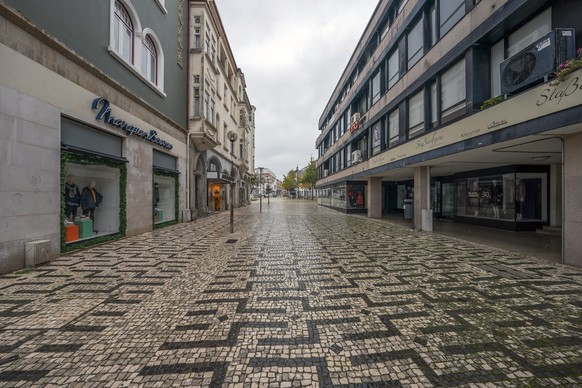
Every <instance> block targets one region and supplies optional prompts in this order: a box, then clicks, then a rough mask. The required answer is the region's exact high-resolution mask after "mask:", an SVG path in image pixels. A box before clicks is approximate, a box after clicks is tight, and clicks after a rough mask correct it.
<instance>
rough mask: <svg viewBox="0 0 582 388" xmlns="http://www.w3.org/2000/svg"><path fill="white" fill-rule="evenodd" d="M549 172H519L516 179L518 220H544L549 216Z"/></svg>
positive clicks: (516, 212)
mask: <svg viewBox="0 0 582 388" xmlns="http://www.w3.org/2000/svg"><path fill="white" fill-rule="evenodd" d="M546 187H547V174H544V173H518V174H516V179H515V217H516V220H517V221H518V222H519V221H522V222H525V221H543V220H546V219H547V218H548V206H547V203H548V201H547V190H546Z"/></svg>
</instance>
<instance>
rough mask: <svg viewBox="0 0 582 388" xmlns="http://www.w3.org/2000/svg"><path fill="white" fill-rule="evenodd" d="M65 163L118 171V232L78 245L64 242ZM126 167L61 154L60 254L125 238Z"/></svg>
mask: <svg viewBox="0 0 582 388" xmlns="http://www.w3.org/2000/svg"><path fill="white" fill-rule="evenodd" d="M67 163H74V164H82V165H99V166H108V167H112V168H117V169H119V232H117V233H115V234H110V235H107V236H101V237H96V238H93V239H90V240H83V241H79V242H78V243H75V242H71V243H68V244H67V243H66V242H65V182H66V179H67ZM126 193H127V165H126V164H125V163H121V162H114V161H111V160H106V159H101V158H98V157H94V156H90V155H80V154H75V153H70V152H65V151H63V152H61V252H63V253H65V252H71V251H75V250H79V249H84V248H88V247H91V246H94V245H97V244H101V243H104V242H107V241H114V240H118V239H120V238H122V237H125V232H126V229H127V214H126V207H127V196H126Z"/></svg>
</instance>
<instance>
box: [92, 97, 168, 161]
mask: <svg viewBox="0 0 582 388" xmlns="http://www.w3.org/2000/svg"><path fill="white" fill-rule="evenodd" d="M100 104H101V109H100V110H99V112H98V113H97V116H95V119H96V120H103V121H104V122H105V123H107V124H109V125H111V126H113V127H117V128H121V129H123V130H125V132H127V134H128V135H130V136H131V135H135V136H138V137H141V138H142V139H144V140H145V141H149V142H150V143H153V144H157V145H159V146H162V147H164V148H167V149H169V150H171V149H172V148H174V146H173V145H172V144H170V143H168V142H167V141H165V140H162V139H160V138H159V137H157V135H158V133H157V132H156V131H155V130H153V129H152V130H151V131H149V132H146V131H144V130H142V129H139V128H138V127H136V126H134V125H131V124H130V123H128V122H126V121H125V120H122V119H118V118H116V117H115V116H113V115H112V114H111V108H110V107H109V105H110V104H109V100H107V99H105V98H102V97H97V98H96V99H94V100H93V103H92V104H91V109H93V110H97V109H99V105H100Z"/></svg>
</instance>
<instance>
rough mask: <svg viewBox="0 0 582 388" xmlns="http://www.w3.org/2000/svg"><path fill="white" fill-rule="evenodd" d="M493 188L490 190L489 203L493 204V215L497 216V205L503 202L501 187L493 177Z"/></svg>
mask: <svg viewBox="0 0 582 388" xmlns="http://www.w3.org/2000/svg"><path fill="white" fill-rule="evenodd" d="M492 183H493V189H492V190H491V191H492V193H491V205H492V206H493V217H494V218H499V206H501V205H502V204H503V188H502V187H501V186H500V185H499V184H498V183H497V180H495V179H493V181H492Z"/></svg>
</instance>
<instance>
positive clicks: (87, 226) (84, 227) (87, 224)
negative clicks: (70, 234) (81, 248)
mask: <svg viewBox="0 0 582 388" xmlns="http://www.w3.org/2000/svg"><path fill="white" fill-rule="evenodd" d="M75 225H77V226H78V227H79V238H87V237H91V236H93V221H91V219H90V218H80V219H78V220H75Z"/></svg>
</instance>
